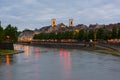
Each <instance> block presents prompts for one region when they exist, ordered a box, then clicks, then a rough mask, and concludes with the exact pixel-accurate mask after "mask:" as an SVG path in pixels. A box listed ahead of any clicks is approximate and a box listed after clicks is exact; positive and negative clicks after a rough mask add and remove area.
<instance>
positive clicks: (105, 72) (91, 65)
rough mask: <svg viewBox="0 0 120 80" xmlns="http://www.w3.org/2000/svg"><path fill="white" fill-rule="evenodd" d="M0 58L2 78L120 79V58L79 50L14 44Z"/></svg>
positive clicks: (31, 79) (45, 79)
mask: <svg viewBox="0 0 120 80" xmlns="http://www.w3.org/2000/svg"><path fill="white" fill-rule="evenodd" d="M14 48H15V50H24V51H25V52H24V53H20V54H15V55H6V56H4V57H0V80H120V57H116V56H112V55H108V54H101V53H97V52H92V51H83V50H79V49H63V48H61V49H60V48H59V49H58V48H45V47H35V46H27V45H14Z"/></svg>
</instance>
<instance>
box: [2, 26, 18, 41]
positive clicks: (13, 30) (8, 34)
mask: <svg viewBox="0 0 120 80" xmlns="http://www.w3.org/2000/svg"><path fill="white" fill-rule="evenodd" d="M4 33H5V37H4V38H5V40H7V39H9V40H10V41H12V42H16V41H17V37H18V36H17V27H13V26H11V24H9V25H8V26H7V27H6V28H5V30H4Z"/></svg>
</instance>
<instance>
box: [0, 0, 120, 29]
mask: <svg viewBox="0 0 120 80" xmlns="http://www.w3.org/2000/svg"><path fill="white" fill-rule="evenodd" d="M52 18H56V20H57V24H59V23H64V24H65V25H69V19H70V18H73V19H74V25H77V24H85V25H89V24H96V23H98V24H110V23H118V22H120V0H0V21H1V22H2V26H3V27H4V28H5V26H6V25H8V24H11V25H13V26H16V27H18V30H20V31H22V30H24V29H32V30H34V29H35V28H37V29H39V28H41V27H43V26H48V25H51V19H52Z"/></svg>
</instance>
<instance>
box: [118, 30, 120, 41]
mask: <svg viewBox="0 0 120 80" xmlns="http://www.w3.org/2000/svg"><path fill="white" fill-rule="evenodd" d="M118 39H120V28H119V29H118Z"/></svg>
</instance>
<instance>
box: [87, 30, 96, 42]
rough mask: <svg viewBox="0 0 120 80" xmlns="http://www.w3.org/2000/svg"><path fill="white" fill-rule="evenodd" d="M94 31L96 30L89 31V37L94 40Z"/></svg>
mask: <svg viewBox="0 0 120 80" xmlns="http://www.w3.org/2000/svg"><path fill="white" fill-rule="evenodd" d="M94 33H95V31H94V30H93V29H90V30H89V32H88V38H89V39H92V40H94Z"/></svg>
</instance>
